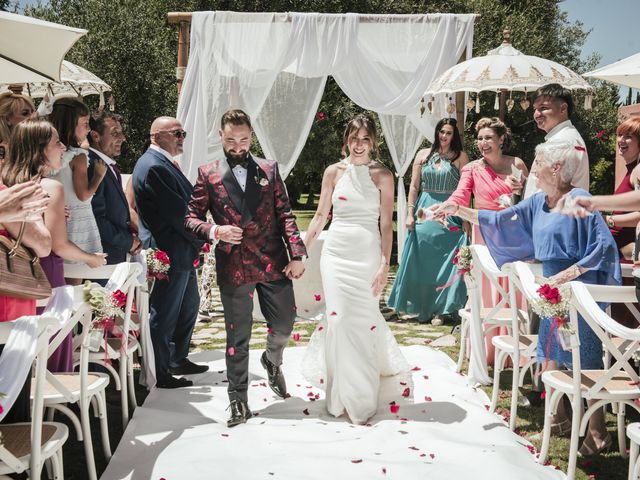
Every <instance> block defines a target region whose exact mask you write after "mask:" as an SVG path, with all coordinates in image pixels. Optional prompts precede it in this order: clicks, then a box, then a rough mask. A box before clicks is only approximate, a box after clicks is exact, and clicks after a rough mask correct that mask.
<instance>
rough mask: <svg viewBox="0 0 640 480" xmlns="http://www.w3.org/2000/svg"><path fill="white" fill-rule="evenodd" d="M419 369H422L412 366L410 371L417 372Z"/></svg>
mask: <svg viewBox="0 0 640 480" xmlns="http://www.w3.org/2000/svg"><path fill="white" fill-rule="evenodd" d="M420 370H422V369H421V368H420V367H413V368H412V369H411V371H412V372H419V371H420Z"/></svg>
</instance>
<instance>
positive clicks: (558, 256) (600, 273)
mask: <svg viewBox="0 0 640 480" xmlns="http://www.w3.org/2000/svg"><path fill="white" fill-rule="evenodd" d="M581 149H583V147H581V146H574V145H572V144H570V143H566V142H562V143H552V142H546V143H543V144H541V145H538V147H537V148H536V158H535V164H536V165H535V166H536V174H537V182H538V188H540V189H541V190H542V191H541V192H538V193H536V194H535V195H533V196H531V197H529V198H528V199H526V200H524V201H522V202H521V203H519V204H517V205H515V206H513V207H511V208H508V209H505V210H501V211H487V210H482V211H478V210H473V209H470V208H465V207H459V206H458V205H454V204H448V203H447V202H445V203H443V204H441V205H440V206H439V207H438V208H437V209H435V210H434V213H435V214H436V216H438V217H440V218H442V217H445V216H447V215H456V216H459V217H461V218H462V219H464V220H468V221H470V222H472V223H477V224H479V226H480V230H481V232H482V236H483V237H484V239H485V242H486V244H487V247H488V249H489V251H490V252H491V255H492V257H493V259H494V260H495V262H496V264H497V265H498V266H502V265H503V264H505V263H507V262H514V261H517V260H524V261H526V260H533V259H537V260H539V261H540V262H542V267H543V272H544V275H545V277H548V278H549V280H550V283H551V284H556V285H559V284H562V283H565V282H569V281H571V280H575V279H579V280H581V281H583V282H585V283H591V284H599V285H620V283H621V278H622V275H621V273H620V262H619V255H618V251H617V248H616V243H615V241H614V239H613V237H612V236H611V233H610V232H609V229H608V228H607V225H606V224H605V222H604V220H603V219H602V216H601V215H598V214H596V215H591V216H588V217H585V218H570V217H568V216H565V215H560V214H557V213H553V212H551V209H553V208H554V207H555V206H556V204H557V203H558V201H560V199H561V198H562V197H563V196H564V195H566V194H568V195H569V196H571V197H577V196H581V197H584V196H588V195H589V193H588V192H586V191H585V190H583V189H581V188H573V187H572V186H571V183H570V182H571V178H572V176H573V174H574V172H575V170H576V168H577V165H578V162H579V161H580V153H581ZM601 306H602V305H601ZM579 322H580V323H579V336H580V362H581V364H582V367H583V368H585V369H599V368H602V344H601V342H600V340H599V339H598V338H597V336H596V335H595V334H594V333H593V331H592V330H591V329H590V328H589V326H588V325H587V323H586V322H585V321H584V319H582V318H580V319H579ZM538 333H539V341H538V360H539V361H544V360H545V359H546V357H547V354H546V347H547V339H548V338H549V336H550V335H551V333H552V332H551V320H550V319H549V318H542V319H541V322H540V330H539V332H538ZM549 360H550V361H549V365H548V368H550V369H556V368H558V366H560V367H563V366H565V367H566V366H570V365H571V352H566V351H564V350H563V349H562V348H561V347H560V346H559V345H558V343H557V340H556V338H555V335H551V350H550V355H549ZM562 405H563V402H560V404H559V407H558V413H557V415H556V419H555V421H554V424H555V426H554V428H553V431H554V432H555V433H563V432H566V431H568V430H569V428H570V425H569V420H568V417H567V415H566V412H564V411H563V408H562ZM610 444H611V437H610V436H609V434H608V433H607V431H606V428H605V424H604V417H603V416H602V415H598V416H596V415H594V416H592V417H591V419H590V421H589V435H587V438H585V441H584V443H583V445H582V447H581V448H580V452H581V453H582V454H583V455H588V454H593V453H597V452H599V451H601V450H603V449H604V448H606V447H608V446H609V445H610Z"/></svg>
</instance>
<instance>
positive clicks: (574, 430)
mask: <svg viewBox="0 0 640 480" xmlns="http://www.w3.org/2000/svg"><path fill="white" fill-rule="evenodd" d="M569 285H570V287H571V302H570V311H569V318H570V325H571V332H570V343H569V344H570V348H571V361H572V367H571V369H570V370H551V371H546V372H544V373H543V374H542V381H543V382H544V386H545V390H546V396H545V417H544V430H543V438H542V447H541V449H540V457H539V462H540V463H544V462H545V460H546V457H547V454H548V451H549V440H550V434H551V421H552V418H553V415H554V414H555V412H556V408H557V406H558V402H559V401H560V399H561V398H562V395H567V396H568V397H569V399H570V400H571V406H572V409H573V417H572V422H571V442H570V446H569V462H568V463H569V465H568V468H567V477H568V478H569V479H570V480H571V479H573V478H574V476H575V470H576V460H577V452H578V442H579V437H580V436H583V435H584V434H585V432H586V429H587V424H588V421H589V418H590V417H591V415H592V414H593V413H594V412H595V411H597V410H598V409H601V408H603V407H604V406H605V405H607V404H609V403H611V404H616V403H617V420H618V443H619V449H620V455H621V456H622V457H623V458H625V457H626V437H625V435H624V416H625V407H626V405H629V406H630V407H632V408H634V409H636V410H637V411H638V412H640V407H638V406H637V405H636V404H635V403H634V400H636V399H638V398H640V377H639V376H638V374H637V373H636V371H635V369H634V368H633V366H632V365H631V363H630V360H631V358H632V356H633V353H634V352H635V351H636V349H637V347H638V345H639V344H640V330H637V329H630V328H627V327H624V326H622V325H620V324H619V323H618V322H616V321H615V320H613V319H612V318H611V317H610V316H609V315H607V313H606V312H604V311H603V310H602V309H600V307H599V306H598V304H597V303H596V302H611V303H627V302H630V301H633V299H634V298H635V287H632V286H631V287H626V286H624V287H619V286H602V285H587V284H584V283H582V282H571V283H570V284H569ZM578 314H580V315H581V316H582V317H583V318H584V319H585V321H586V323H587V324H588V325H589V327H590V328H591V329H592V330H593V332H594V333H595V334H596V335H597V336H598V338H599V339H600V340H601V341H602V344H603V348H604V349H606V350H608V351H609V352H610V354H611V358H612V360H613V361H614V362H613V364H612V365H611V366H610V367H609V368H608V369H606V370H583V369H582V368H581V365H580V341H579V336H578V334H579V325H578ZM611 337H617V338H620V339H623V340H622V342H621V344H619V345H617V343H618V342H614V341H613V340H612V338H611ZM583 399H584V400H591V401H594V403H593V404H592V405H590V406H589V408H588V409H587V410H586V411H585V412H584V413H583V409H582V400H583Z"/></svg>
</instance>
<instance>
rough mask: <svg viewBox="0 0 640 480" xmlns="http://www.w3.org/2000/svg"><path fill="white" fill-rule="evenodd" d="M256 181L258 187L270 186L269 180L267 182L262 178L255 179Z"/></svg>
mask: <svg viewBox="0 0 640 480" xmlns="http://www.w3.org/2000/svg"><path fill="white" fill-rule="evenodd" d="M255 181H256V183H257V184H258V185H260V186H261V187H266V186H267V185H269V180H267V179H266V178H264V177H262V178H260V177H255Z"/></svg>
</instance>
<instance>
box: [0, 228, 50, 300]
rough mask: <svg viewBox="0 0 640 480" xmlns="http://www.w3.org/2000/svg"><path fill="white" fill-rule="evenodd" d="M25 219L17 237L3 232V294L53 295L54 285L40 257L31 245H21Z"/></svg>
mask: <svg viewBox="0 0 640 480" xmlns="http://www.w3.org/2000/svg"><path fill="white" fill-rule="evenodd" d="M24 228H25V222H22V225H20V233H18V238H17V239H15V240H13V239H11V238H9V237H5V236H4V235H0V295H2V296H6V297H15V298H21V299H33V300H40V299H43V298H48V297H50V296H51V285H50V284H49V280H48V279H47V276H46V275H45V273H44V270H42V266H41V265H40V259H39V258H38V256H37V255H36V254H35V253H34V252H33V250H31V249H30V248H28V247H25V246H24V245H21V241H22V235H23V234H24Z"/></svg>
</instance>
